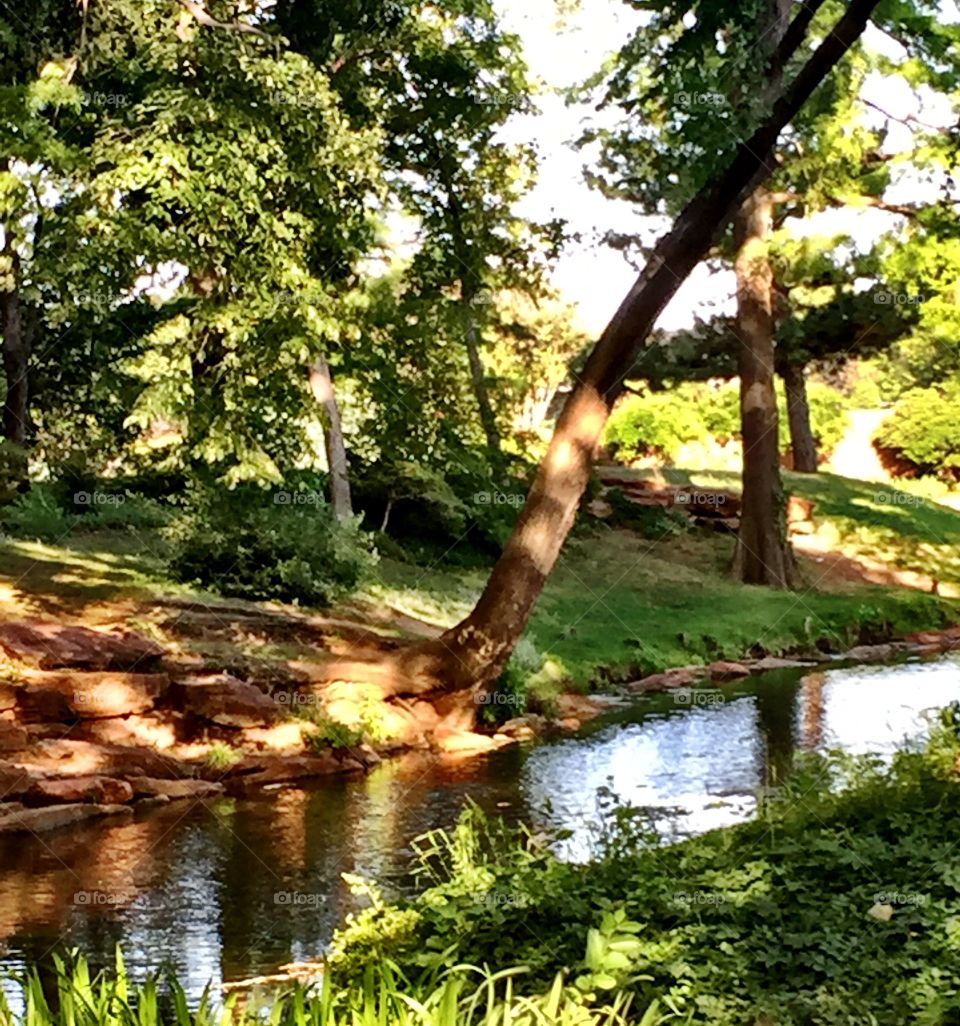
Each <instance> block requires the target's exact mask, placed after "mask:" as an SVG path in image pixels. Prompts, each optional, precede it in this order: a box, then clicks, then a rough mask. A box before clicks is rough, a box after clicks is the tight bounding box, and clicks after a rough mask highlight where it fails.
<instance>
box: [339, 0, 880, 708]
mask: <svg viewBox="0 0 960 1026" xmlns="http://www.w3.org/2000/svg"><path fill="white" fill-rule="evenodd" d="M876 5H877V4H876V0H852V2H851V3H850V4H849V5H848V7H847V10H846V12H845V13H844V15H843V16H842V17H841V18H840V20H839V21H838V22H837V23H836V24H835V25H834V26H833V27H832V29H831V30H830V31H829V32H827V33H825V35H824V36H823V41H822V42H821V43H820V44H819V46H818V47H817V48H816V50H815V51H814V53H813V54H812V56H810V57H809V59H808V60H807V61H806V62H805V63H804V64H803V66H802V67H801V68H800V70H799V71H798V72H797V73H796V74H795V75H794V76H793V77H792V79H791V81H790V84H789V85H788V86H787V87H785V88H784V89H783V90H782V91H781V92H780V93H779V95H778V96H777V98H776V100H775V101H774V102H773V103H772V109H771V110H769V111H768V112H766V114H765V116H763V117H762V118H760V119H759V124H758V125H757V127H756V128H755V129H754V130H753V132H752V133H751V134H750V136H749V137H748V139H747V140H746V141H745V142H743V143H741V144H740V145H739V146H738V147H737V149H736V152H735V154H734V156H733V159H732V160H731V161H730V162H729V164H728V165H727V166H726V167H725V168H724V169H723V170H721V171H720V172H719V173H717V174H716V175H715V177H714V178H711V179H708V180H707V181H706V182H705V183H704V184H703V185H702V186H701V187H700V189H699V190H698V191H697V192H696V194H695V195H694V196H693V198H692V199H691V200H690V202H689V203H688V204H687V206H686V207H685V208H684V210H683V212H682V213H681V214H680V216H679V217H678V218H677V220H676V221H675V222H674V225H673V227H672V229H671V230H670V231H669V232H668V233H667V234H666V235H665V236H664V237H663V238H662V239H661V240H660V241H659V243H658V244H657V246H656V249H655V250H654V253H653V255H652V256H651V258H650V260H649V261H648V263H647V265H646V266H645V268H644V269H643V271H642V272H641V274H640V276H639V278H638V279H637V281H636V283H635V284H634V286H633V287H632V288H631V290H630V292H629V293H628V295H627V296H626V298H625V299H624V300H623V302H622V303H621V305H620V307H619V309H618V310H617V312H616V314H615V315H614V317H613V319H612V320H611V322H610V323H609V324H608V326H607V328H606V330H605V331H604V332H603V334H602V335H601V337H600V340H599V341H598V342H597V344H596V346H595V347H594V349H593V351H592V353H591V354H590V357H589V358H588V360H587V363H586V365H585V367H584V369H583V371H582V373H581V374H580V375H579V380H578V383H577V385H576V387H575V388H574V389H573V391H572V392H571V393H570V396H569V398H568V399H567V401H566V403H565V405H564V408H563V411H562V413H561V414H560V418H559V420H558V423H557V427H556V430H555V431H554V435H553V439H552V441H551V443H550V447H549V449H548V451H547V454H546V456H545V458H544V459H543V461H542V462H541V464H540V468H539V470H538V473H537V476H536V479H535V481H534V483H533V486H532V488H531V490H530V493H529V495H528V498H527V503H526V505H525V506H524V509H523V512H522V514H521V516H520V518H519V520H518V522H517V526H516V528H515V530H514V532H513V534H512V535H511V537H510V540H509V541H508V542H507V545H506V547H505V549H504V551H503V554H502V555H501V557H500V559H499V560H498V562H497V564H496V566H495V567H494V569H493V572H492V573H491V575H490V578H489V580H488V582H487V585H486V587H485V588H484V591H483V594H482V595H481V597H480V600H479V601H478V603H477V605H476V606H475V607H474V609H473V611H472V612H471V613H470V615H469V616H468V617H467V618H466V619H465V620H463V621H462V622H461V623H459V624H458V625H456V626H455V627H453V628H451V629H450V630H448V631H446V632H445V633H444V635H443V636H442V637H441V638H440V639H438V640H436V641H431V642H428V643H424V644H418V645H414V646H411V647H409V648H407V649H405V650H403V651H402V652H401V653H399V655H398V656H397V657H395V659H394V660H393V661H392V662H391V663H389V664H387V665H385V666H384V667H382V670H381V676H382V677H383V686H384V688H385V689H392V690H394V691H402V692H414V693H416V692H426V691H431V690H435V689H438V688H442V689H448V690H453V689H461V688H470V687H475V686H476V687H483V686H486V685H489V684H490V683H491V682H492V681H495V680H496V679H497V678H498V677H499V676H500V674H501V672H502V671H503V668H504V667H505V665H506V663H507V661H508V659H509V657H510V654H511V652H512V651H513V648H514V646H515V645H516V643H517V641H518V639H519V638H520V636H521V634H522V633H523V630H524V628H525V626H526V624H527V621H528V619H529V617H530V614H531V612H532V610H533V607H534V605H535V603H536V601H537V598H538V597H539V595H540V592H541V590H542V589H543V585H544V583H545V581H546V579H547V576H548V575H549V573H550V571H551V570H552V568H553V566H554V563H555V562H556V559H557V556H558V555H559V552H560V549H561V547H562V545H563V542H564V539H565V538H566V535H567V533H568V532H569V530H570V527H571V526H572V524H573V520H574V517H575V515H576V511H577V507H578V504H579V502H580V500H581V498H582V496H583V494H584V491H585V490H586V487H587V484H588V483H589V480H590V475H591V471H592V464H593V456H594V452H595V449H596V446H597V443H598V440H599V438H600V434H601V432H602V430H603V427H604V424H605V423H606V420H607V418H608V416H609V414H610V410H611V409H612V407H613V404H614V403H615V402H616V399H617V397H618V396H619V394H620V392H621V391H622V388H623V384H624V380H625V379H626V377H627V376H628V375H629V373H630V371H631V368H632V367H633V365H634V363H635V361H636V358H637V354H638V352H639V350H640V348H641V346H642V345H643V342H644V340H645V339H646V337H647V335H648V333H649V332H650V330H651V328H652V327H653V324H654V322H655V320H656V318H657V317H658V316H659V314H660V313H661V311H662V310H663V308H664V306H665V305H666V304H667V303H668V302H669V300H670V299H671V297H672V296H673V295H675V294H676V291H677V289H678V288H679V286H680V284H681V283H682V282H683V281H684V279H685V278H686V277H687V276H688V275H689V274H690V272H691V271H692V270H693V268H694V267H695V266H696V265H697V263H699V262H700V260H702V259H703V258H704V256H705V255H706V254H707V253H708V252H709V249H710V247H711V245H712V243H713V241H714V239H715V237H716V235H717V233H718V232H719V231H721V230H722V229H723V227H724V226H725V225H726V224H727V223H728V222H729V221H730V219H731V218H732V217H733V215H734V213H735V211H736V210H737V209H738V208H739V206H740V204H741V203H742V202H743V199H744V197H745V196H749V195H751V194H752V193H753V191H754V190H755V189H756V188H757V187H758V186H759V185H760V184H761V183H762V182H763V181H764V179H765V178H766V177H767V176H768V175H769V173H770V168H769V161H770V158H771V154H772V151H773V147H774V146H775V144H776V141H777V138H778V136H779V134H780V132H781V131H782V130H783V128H784V127H785V126H786V125H787V124H788V123H789V122H790V121H791V119H792V118H794V117H795V116H796V115H797V113H798V112H799V111H800V110H801V108H802V107H803V104H804V103H805V102H806V101H807V100H808V99H809V98H810V96H811V94H812V93H813V92H814V90H815V89H816V88H817V86H818V85H819V84H820V83H821V82H822V81H823V80H824V78H825V77H826V76H827V75H828V74H829V73H830V71H831V70H832V69H833V68H834V66H835V65H836V64H837V63H838V61H840V59H841V58H842V57H843V56H844V55H845V54H846V53H847V51H848V50H849V49H850V47H851V46H852V45H853V44H854V43H855V42H856V41H857V39H859V37H860V35H861V34H862V33H863V31H864V29H865V27H866V24H867V21H868V19H869V17H870V15H871V13H872V12H873V10H874V8H875V7H876ZM811 14H812V8H811V7H807V8H804V9H803V10H802V11H801V13H800V14H798V15H797V17H796V18H795V19H794V21H793V22H792V23H791V25H790V28H789V29H788V30H787V33H786V34H785V36H784V39H783V41H782V42H781V44H780V46H779V47H778V48H777V51H776V53H775V55H774V62H776V63H777V64H778V66H782V67H787V66H788V62H790V61H791V60H792V59H793V58H794V57H795V55H796V54H797V52H798V50H799V49H800V47H801V45H802V43H803V41H804V38H805V36H806V33H807V31H808V29H809V24H810V16H811ZM341 671H342V668H341V667H338V666H333V667H331V668H330V669H329V672H331V673H340V672H341ZM371 672H376V671H371V670H370V669H369V668H368V669H367V673H368V674H369V673H371Z"/></svg>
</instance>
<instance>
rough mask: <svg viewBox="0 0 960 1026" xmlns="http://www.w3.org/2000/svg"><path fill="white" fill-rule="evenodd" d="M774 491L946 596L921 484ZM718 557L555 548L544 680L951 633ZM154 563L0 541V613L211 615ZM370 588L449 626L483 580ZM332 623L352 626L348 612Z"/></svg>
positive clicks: (953, 537)
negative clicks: (155, 605)
mask: <svg viewBox="0 0 960 1026" xmlns="http://www.w3.org/2000/svg"><path fill="white" fill-rule="evenodd" d="M625 473H631V472H625ZM665 476H667V477H668V478H669V479H672V480H673V481H675V482H677V483H680V482H685V481H690V480H693V481H694V482H695V483H697V484H699V485H701V486H703V487H711V486H713V487H723V488H727V489H736V488H737V487H738V479H737V476H736V475H733V474H724V473H691V472H687V471H682V470H670V471H667V472H666V474H665ZM786 480H787V485H788V487H789V488H790V489H791V490H792V491H795V492H797V493H798V494H800V495H803V496H805V497H807V498H809V499H811V500H813V501H814V502H815V503H816V508H815V513H814V515H815V518H816V520H817V523H818V526H820V528H821V529H822V530H825V531H827V532H829V533H831V534H832V536H833V537H835V539H836V542H837V545H839V546H841V547H842V549H843V551H844V552H845V553H847V554H849V555H850V557H851V558H855V557H856V556H857V555H863V556H868V557H870V558H871V559H875V560H879V561H882V562H884V563H886V564H888V565H890V566H893V567H899V568H903V569H908V570H917V571H925V572H929V573H933V574H934V575H936V576H937V577H938V578H939V580H940V581H941V582H945V583H954V582H958V583H960V513H957V512H955V511H954V510H952V509H949V508H947V507H945V506H941V505H939V504H937V503H936V502H935V501H933V500H932V499H929V498H926V497H924V496H923V495H921V494H920V492H921V491H923V489H922V487H921V486H920V485H917V484H911V485H908V486H907V488H909V489H910V490H907V489H906V488H901V489H893V488H890V487H889V486H884V485H874V484H870V483H866V482H858V481H850V480H847V479H844V478H839V477H837V476H835V475H832V474H817V475H804V474H787V475H786ZM732 547H733V540H732V539H731V538H730V537H729V536H724V535H717V534H711V533H708V532H704V531H694V532H690V533H687V534H681V535H668V536H666V537H663V538H662V539H660V540H653V541H650V540H646V539H644V538H642V537H640V536H639V535H637V534H634V533H631V532H629V531H624V530H610V529H607V528H602V527H601V528H599V529H597V530H596V531H594V532H593V533H592V534H590V535H584V533H583V532H582V531H581V532H579V533H578V534H577V535H576V536H574V537H573V538H571V539H570V541H569V542H568V544H567V546H566V547H565V549H564V551H563V554H562V555H561V558H560V561H559V563H558V566H557V568H556V570H555V572H554V573H553V575H552V576H551V578H550V580H549V582H548V584H547V587H546V589H545V591H544V594H543V597H542V599H541V601H540V603H539V605H538V607H537V609H536V611H535V614H534V617H533V619H532V621H531V624H530V627H529V629H528V632H527V638H528V639H529V641H530V642H531V643H532V644H533V645H534V646H535V648H536V650H537V651H538V652H539V654H540V656H541V658H542V659H544V660H550V661H551V668H552V669H554V670H556V671H557V673H554V674H553V677H554V679H555V678H556V676H557V674H558V673H559V674H560V675H562V676H566V677H567V678H568V679H569V680H570V681H572V682H573V684H574V685H575V686H578V687H586V686H588V685H591V684H592V685H595V686H602V685H603V684H605V683H607V682H609V681H623V680H629V679H631V678H635V677H637V676H640V675H642V674H645V673H651V672H656V671H658V670H662V669H665V668H667V667H670V666H678V665H683V664H686V663H703V662H709V661H711V660H713V659H729V658H737V657H742V656H744V655H746V654H749V653H751V652H756V653H760V652H767V653H772V654H783V653H786V652H791V651H796V652H801V651H808V650H812V649H816V648H820V649H824V648H829V649H831V650H834V651H837V650H840V649H843V648H844V647H848V646H850V645H852V644H856V643H858V642H861V641H879V640H883V639H885V638H887V637H890V636H895V635H902V634H906V633H910V632H912V631H917V630H923V629H928V628H933V627H937V626H941V625H943V624H945V623H948V622H956V621H958V620H960V603H957V602H955V601H948V600H945V599H941V598H938V597H937V596H933V595H927V594H923V593H920V592H917V591H911V590H909V589H906V588H897V587H876V586H853V585H849V584H843V585H836V584H830V585H829V587H830V588H831V590H824V589H825V586H824V585H822V584H820V585H818V586H817V587H811V586H810V585H811V584H812V583H813V582H816V569H815V565H814V564H811V565H810V566H808V582H807V586H806V587H801V588H800V589H799V590H798V591H796V592H791V593H779V592H775V591H769V590H767V589H763V588H752V587H744V586H742V585H739V584H736V583H734V582H733V581H732V580H731V579H730V577H729V575H728V572H727V567H728V565H729V561H730V558H731V555H732ZM163 552H164V548H163V544H162V541H161V540H160V538H159V536H158V534H157V533H156V532H149V531H136V532H131V531H113V532H111V531H102V532H97V533H94V534H89V535H74V536H72V537H71V538H70V539H69V540H68V541H67V542H65V543H63V544H61V545H52V544H43V543H39V542H25V541H16V540H11V539H7V540H4V541H2V542H0V609H3V608H4V607H5V608H6V611H7V612H8V613H11V614H12V613H14V611H15V610H23V611H26V612H30V613H32V614H34V615H37V614H45V615H60V614H63V613H75V612H77V611H82V610H83V609H85V608H87V607H96V605H97V604H98V603H102V602H109V601H111V600H115V599H122V598H134V599H139V600H146V601H147V602H149V601H150V600H152V599H156V598H160V597H162V596H164V595H181V596H182V595H192V596H194V597H196V598H197V599H199V600H200V601H202V602H203V603H204V604H207V605H210V606H216V604H217V603H219V602H222V601H223V600H222V599H218V598H217V597H215V596H210V595H206V594H203V593H198V592H193V591H191V590H190V589H188V588H184V587H182V586H177V585H172V584H170V583H169V582H165V581H164V580H163V577H162V574H163V560H162V556H163ZM377 577H378V580H377V583H376V584H374V585H372V586H370V587H368V588H367V589H366V590H365V591H364V592H363V593H362V595H361V596H359V597H361V598H367V599H373V600H374V601H376V602H379V603H386V604H387V605H388V606H392V607H394V608H396V609H398V610H400V611H401V612H403V613H406V614H407V615H409V616H412V617H416V618H418V619H421V620H423V621H425V622H427V623H431V624H434V625H437V626H439V627H447V626H450V625H452V624H454V623H456V622H457V621H458V620H459V619H460V618H462V617H463V616H465V615H466V614H467V613H468V612H469V610H470V609H471V608H472V606H473V603H474V602H475V601H476V598H477V596H478V595H479V594H480V590H481V588H482V587H483V584H484V581H485V579H486V571H485V570H483V569H463V568H451V567H444V566H442V565H431V566H426V567H423V566H414V565H411V564H409V563H404V562H401V561H398V560H396V559H391V558H384V559H382V560H381V562H380V564H379V567H378V569H377ZM343 613H344V615H345V616H349V617H350V618H352V619H358V618H359V619H362V617H363V613H362V608H361V609H360V611H359V612H358V611H357V610H346V609H345V610H344V611H343ZM191 644H192V643H191V642H189V641H188V642H187V645H188V647H190V645H191ZM204 644H205V645H207V646H208V647H211V646H213V647H215V648H216V650H217V651H220V649H221V648H223V646H224V645H227V647H228V648H229V647H231V646H236V651H237V652H238V653H239V654H240V655H243V654H245V649H244V646H247V647H249V646H248V645H247V642H245V641H244V640H243V639H242V638H237V639H236V640H230V639H228V640H226V641H224V640H222V639H208V640H207V641H205V642H204ZM251 644H252V643H251ZM264 644H267V645H270V644H273V642H271V641H269V640H268V641H264V642H263V643H261V640H260V639H257V642H256V645H255V646H254V649H253V650H251V653H247V654H253V655H256V656H257V657H259V658H264V657H266V655H267V654H269V653H268V652H267V649H265V648H264ZM274 647H275V648H276V645H274ZM297 648H298V646H296V645H294V646H292V648H289V647H284V648H283V649H282V651H281V649H280V648H277V650H276V653H275V654H276V655H277V657H278V658H279V657H281V656H287V657H291V658H292V657H293V656H295V655H297V651H296V650H297ZM271 652H272V649H271ZM228 654H229V653H224V655H228ZM300 654H301V655H302V653H300ZM552 689H553V690H555V685H553V686H552Z"/></svg>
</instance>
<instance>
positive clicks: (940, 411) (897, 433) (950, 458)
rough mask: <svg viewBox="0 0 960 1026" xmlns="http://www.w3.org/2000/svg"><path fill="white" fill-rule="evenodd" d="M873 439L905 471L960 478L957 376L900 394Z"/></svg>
mask: <svg viewBox="0 0 960 1026" xmlns="http://www.w3.org/2000/svg"><path fill="white" fill-rule="evenodd" d="M875 441H876V444H877V445H878V446H879V447H880V448H881V450H886V451H887V452H888V453H889V454H890V455H892V456H893V457H894V458H895V459H896V460H898V461H900V463H901V469H903V470H906V471H907V472H908V474H933V475H936V476H937V477H939V478H941V479H942V480H944V481H960V377H953V378H950V379H948V380H947V381H945V382H944V383H943V384H942V385H939V386H937V387H933V388H915V389H911V390H910V391H909V392H907V393H906V394H905V395H903V396H902V397H901V399H900V401H899V402H898V403H897V405H896V407H895V408H894V411H893V415H892V416H891V417H890V418H889V419H887V420H886V421H884V423H883V424H882V425H881V426H880V429H879V431H878V432H877V435H876V440H875Z"/></svg>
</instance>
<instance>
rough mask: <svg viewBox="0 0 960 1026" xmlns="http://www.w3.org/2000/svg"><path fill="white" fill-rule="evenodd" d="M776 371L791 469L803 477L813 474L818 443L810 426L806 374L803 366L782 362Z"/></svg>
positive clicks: (816, 460) (816, 459)
mask: <svg viewBox="0 0 960 1026" xmlns="http://www.w3.org/2000/svg"><path fill="white" fill-rule="evenodd" d="M779 371H780V377H781V378H782V379H783V390H784V393H785V394H786V397H787V420H788V421H789V423H790V449H791V451H792V453H793V469H794V470H799V471H800V472H801V473H804V474H815V473H816V472H817V467H818V466H819V463H820V461H819V458H818V455H817V440H816V438H814V436H813V428H812V427H811V426H810V403H809V402H808V401H807V375H806V370H805V368H804V366H803V364H800V363H791V362H789V361H784V362H782V363H781V364H779Z"/></svg>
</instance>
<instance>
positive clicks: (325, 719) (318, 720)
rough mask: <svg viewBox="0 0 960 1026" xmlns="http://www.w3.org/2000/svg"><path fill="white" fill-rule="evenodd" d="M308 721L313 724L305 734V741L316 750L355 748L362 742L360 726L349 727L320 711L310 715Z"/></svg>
mask: <svg viewBox="0 0 960 1026" xmlns="http://www.w3.org/2000/svg"><path fill="white" fill-rule="evenodd" d="M310 722H311V723H312V724H313V725H314V726H313V729H312V730H310V732H309V733H308V734H307V736H306V741H307V744H308V745H310V747H311V748H312V749H313V750H314V751H316V752H323V751H325V750H327V749H329V748H355V747H356V746H357V745H359V744H362V743H363V733H364V732H363V728H362V727H351V726H349V725H348V724H346V723H339V722H338V721H337V720H333V719H330V717H329V716H325V715H323V714H320V713H317V714H316V715H314V716H311V717H310Z"/></svg>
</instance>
